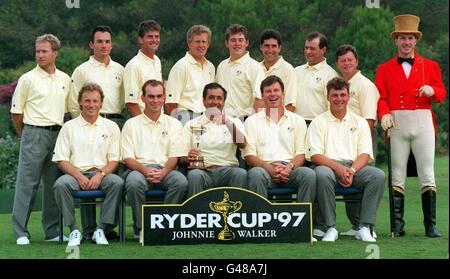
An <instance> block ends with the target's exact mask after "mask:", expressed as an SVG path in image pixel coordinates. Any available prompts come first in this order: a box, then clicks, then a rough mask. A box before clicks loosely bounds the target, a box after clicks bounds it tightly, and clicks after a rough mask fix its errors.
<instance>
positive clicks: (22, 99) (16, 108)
mask: <svg viewBox="0 0 450 279" xmlns="http://www.w3.org/2000/svg"><path fill="white" fill-rule="evenodd" d="M30 90H31V80H30V79H28V78H27V77H25V76H21V77H20V78H19V81H18V83H17V86H16V89H15V90H14V94H13V97H12V102H11V113H17V114H23V111H24V109H25V105H26V102H27V98H28V92H29V91H30Z"/></svg>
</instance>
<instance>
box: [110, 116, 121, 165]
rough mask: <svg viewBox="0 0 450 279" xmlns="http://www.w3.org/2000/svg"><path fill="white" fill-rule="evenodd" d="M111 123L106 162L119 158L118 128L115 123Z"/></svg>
mask: <svg viewBox="0 0 450 279" xmlns="http://www.w3.org/2000/svg"><path fill="white" fill-rule="evenodd" d="M112 124H113V125H111V131H112V133H111V142H110V144H109V148H108V155H107V159H108V162H111V161H119V160H120V129H119V126H117V124H116V123H114V122H113V123H112Z"/></svg>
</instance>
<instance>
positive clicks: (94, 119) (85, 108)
mask: <svg viewBox="0 0 450 279" xmlns="http://www.w3.org/2000/svg"><path fill="white" fill-rule="evenodd" d="M104 99H105V98H104V95H103V90H102V88H101V87H100V86H99V85H98V84H95V83H86V84H85V85H84V86H83V87H82V88H81V89H80V93H79V95H78V103H79V105H80V108H81V114H80V115H79V116H78V117H77V118H75V119H72V120H70V121H68V122H66V123H65V124H64V126H63V127H62V129H61V133H60V134H59V136H58V140H57V141H56V146H55V154H54V155H53V161H54V162H57V163H58V167H59V168H60V169H61V170H62V171H63V172H64V173H65V175H63V176H61V177H59V178H58V180H56V182H55V186H54V187H55V196H56V203H57V204H58V207H59V209H60V210H61V212H62V214H63V217H64V222H65V224H66V226H68V227H69V229H70V231H71V233H70V236H69V243H68V245H67V246H78V245H80V243H81V233H80V231H79V230H78V227H77V225H76V222H75V207H74V201H73V200H74V198H73V193H75V192H78V191H89V190H97V189H101V190H102V191H103V192H104V193H105V200H104V201H103V204H102V210H101V214H100V222H99V224H98V226H97V228H96V230H95V232H94V233H93V235H92V240H93V241H95V242H96V243H97V244H101V245H108V240H107V238H106V236H105V231H106V230H107V229H108V227H110V229H112V227H114V225H115V219H116V214H117V211H118V207H119V203H120V200H121V199H122V191H123V184H124V182H123V179H122V178H121V177H120V176H118V175H117V174H114V172H115V171H116V170H117V168H118V166H119V159H120V130H119V126H117V124H116V123H114V122H113V121H111V120H108V119H106V118H103V117H101V116H100V115H99V113H100V109H101V107H102V104H103V100H104Z"/></svg>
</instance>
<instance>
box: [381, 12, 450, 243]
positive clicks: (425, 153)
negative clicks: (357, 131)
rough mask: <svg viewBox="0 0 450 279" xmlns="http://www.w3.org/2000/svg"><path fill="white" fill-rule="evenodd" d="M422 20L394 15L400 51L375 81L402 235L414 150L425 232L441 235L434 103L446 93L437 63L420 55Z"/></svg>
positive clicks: (394, 34)
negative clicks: (385, 133) (435, 157)
mask: <svg viewBox="0 0 450 279" xmlns="http://www.w3.org/2000/svg"><path fill="white" fill-rule="evenodd" d="M419 21H420V18H419V17H417V16H414V15H399V16H396V17H394V22H395V30H394V31H393V32H392V33H391V37H392V38H393V39H394V41H395V44H396V46H397V50H398V54H397V55H396V56H395V57H394V58H393V59H391V60H388V61H387V62H385V63H384V64H382V65H380V66H379V67H378V70H377V74H376V79H375V84H376V86H377V87H378V90H379V91H380V100H379V102H378V117H380V119H381V126H382V127H383V130H385V131H386V130H388V135H389V134H390V143H391V150H393V151H394V152H393V153H392V154H391V156H392V157H391V160H392V186H393V188H394V224H395V228H394V233H395V236H404V235H405V230H404V228H403V227H404V224H405V222H404V220H403V213H404V194H405V180H406V169H407V163H408V157H409V154H410V152H411V150H412V152H413V154H414V157H415V158H416V165H417V174H418V176H419V180H420V183H421V185H422V210H423V217H424V218H423V223H424V225H425V235H426V236H428V237H439V236H441V234H440V233H439V232H438V230H437V229H436V182H435V179H434V153H435V149H434V148H435V133H436V128H435V119H434V114H433V111H432V103H433V102H434V103H439V102H442V101H443V100H444V99H445V96H446V91H445V87H444V84H443V82H442V77H441V69H440V67H439V64H438V63H436V62H434V61H432V60H429V59H426V58H424V57H422V56H420V55H419V54H418V53H417V52H416V51H415V48H416V44H417V41H418V40H419V39H420V37H421V36H422V32H420V31H419V30H418V28H419Z"/></svg>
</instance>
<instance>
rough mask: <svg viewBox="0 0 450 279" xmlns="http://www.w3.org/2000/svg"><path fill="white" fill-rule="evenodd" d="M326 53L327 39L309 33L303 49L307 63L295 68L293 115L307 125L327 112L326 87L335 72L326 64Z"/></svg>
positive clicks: (323, 36)
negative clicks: (295, 82)
mask: <svg viewBox="0 0 450 279" xmlns="http://www.w3.org/2000/svg"><path fill="white" fill-rule="evenodd" d="M327 51H328V39H327V37H325V35H323V34H321V33H319V32H311V33H309V34H308V35H307V36H306V42H305V48H304V54H305V58H306V61H307V63H306V64H303V65H301V66H298V67H296V68H295V73H296V75H297V88H298V94H297V102H296V104H295V113H297V114H298V115H300V116H301V117H303V118H304V119H305V121H306V124H307V125H309V123H310V122H311V120H313V119H314V117H316V116H317V115H319V114H321V113H322V112H325V111H327V109H328V102H327V89H326V85H327V82H328V81H329V80H330V79H332V78H334V77H336V76H337V73H336V71H335V70H334V69H333V68H331V66H330V65H328V64H327V59H326V58H325V54H326V52H327Z"/></svg>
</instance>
